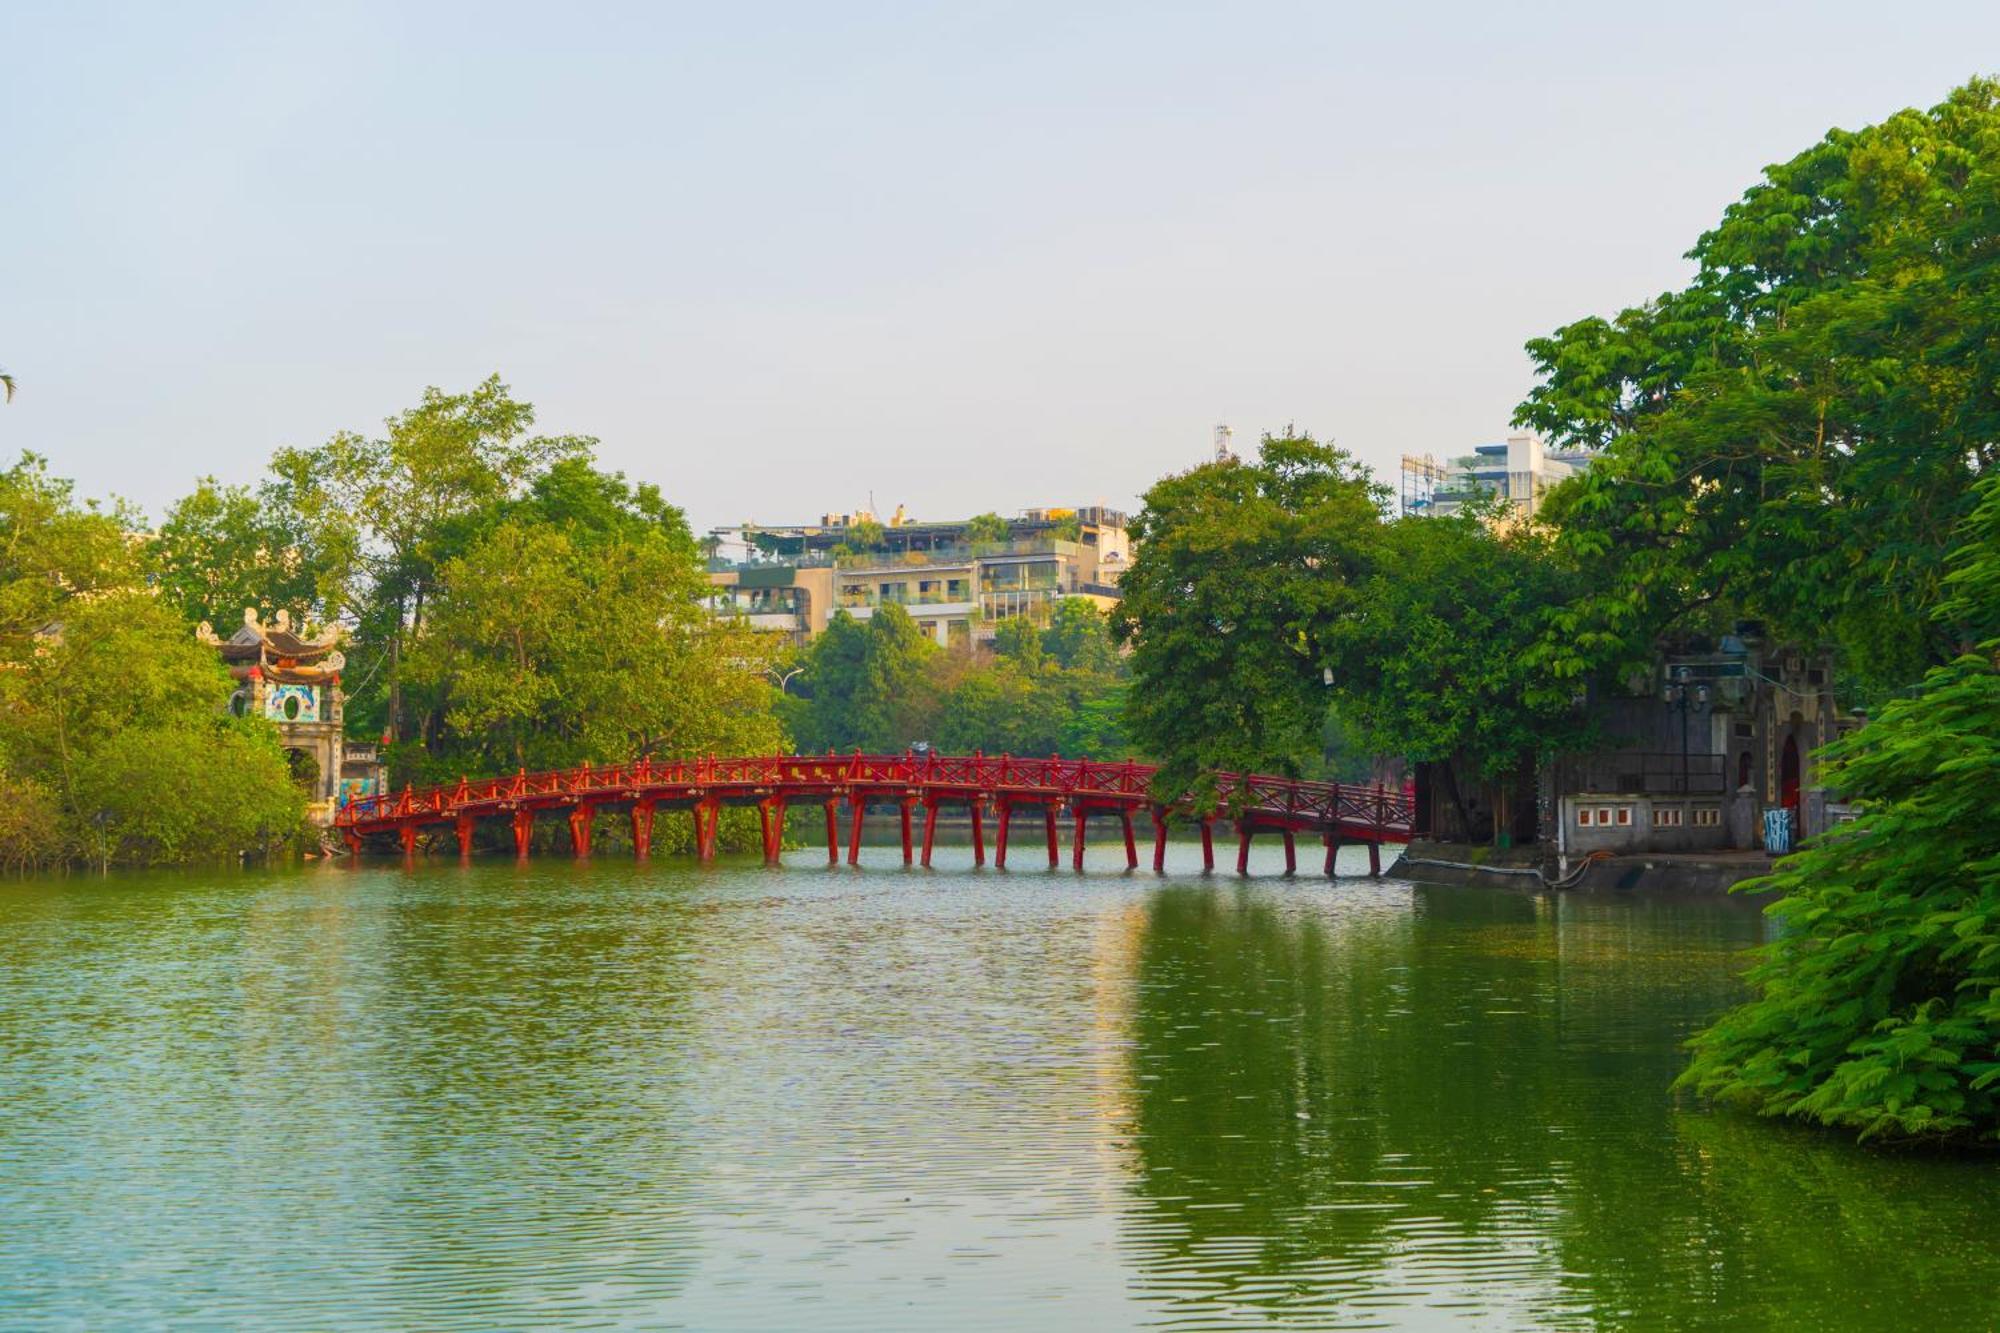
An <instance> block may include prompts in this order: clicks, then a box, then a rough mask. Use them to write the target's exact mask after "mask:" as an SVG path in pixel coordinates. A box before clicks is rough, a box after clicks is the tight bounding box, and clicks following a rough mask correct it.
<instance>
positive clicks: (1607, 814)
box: [1597, 805, 1611, 824]
mask: <svg viewBox="0 0 2000 1333" xmlns="http://www.w3.org/2000/svg"><path fill="white" fill-rule="evenodd" d="M1597 822H1598V823H1599V824H1609V823H1610V822H1611V807H1610V806H1608V805H1600V806H1598V807H1597Z"/></svg>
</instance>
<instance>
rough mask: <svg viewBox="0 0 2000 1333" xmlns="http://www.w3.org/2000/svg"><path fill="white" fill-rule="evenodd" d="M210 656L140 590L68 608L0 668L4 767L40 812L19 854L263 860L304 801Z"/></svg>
mask: <svg viewBox="0 0 2000 1333" xmlns="http://www.w3.org/2000/svg"><path fill="white" fill-rule="evenodd" d="M229 690H230V680H229V676H228V673H227V672H226V671H225V670H224V669H223V666H222V663H221V661H220V660H219V659H218V658H217V657H216V655H215V653H214V651H213V650H211V649H209V648H206V647H204V646H202V645H201V644H199V643H197V642H195V640H194V639H193V637H192V636H191V635H190V634H189V632H188V627H187V626H186V625H185V624H184V623H183V622H182V621H181V620H180V619H179V618H178V617H176V616H175V615H174V614H173V613H172V612H171V611H170V610H169V609H168V608H167V607H165V606H163V605H162V604H161V603H160V602H159V600H158V599H157V598H154V597H152V596H150V595H148V594H147V593H146V592H144V591H142V590H140V589H137V588H127V589H118V590H109V591H104V592H102V593H100V594H98V595H95V596H92V597H89V598H82V597H75V598H71V599H69V600H68V601H67V602H66V603H65V604H64V605H63V606H62V607H61V616H60V620H59V622H58V623H55V624H52V625H50V626H49V627H48V628H47V629H46V631H45V632H44V633H43V634H42V635H41V636H40V637H39V638H38V639H37V640H36V641H35V643H34V645H33V647H32V649H30V650H29V651H28V652H27V653H25V654H24V655H22V656H21V657H18V658H15V659H13V660H0V760H4V764H0V768H4V769H5V770H7V771H9V772H10V773H11V774H12V775H13V776H12V777H11V778H10V779H8V781H9V783H10V785H14V784H18V785H19V786H20V788H21V790H22V791H23V792H24V793H25V795H26V797H27V799H28V800H30V801H31V802H32V804H33V807H34V809H33V811H32V812H31V813H30V815H29V816H28V817H27V818H26V819H24V820H22V821H19V822H20V828H19V830H18V832H17V837H19V838H21V839H24V840H25V839H33V840H35V843H36V845H38V846H39V852H38V853H36V854H33V855H32V856H31V855H30V854H29V853H28V852H27V850H26V848H25V847H17V848H16V850H15V851H14V853H13V854H12V855H13V856H14V857H15V858H18V859H21V860H29V859H33V860H39V861H41V862H44V863H46V862H50V861H59V860H69V859H84V860H88V861H92V862H97V861H103V862H107V863H109V862H116V863H121V864H154V863H162V862H174V861H188V860H212V859H217V858H221V857H228V856H234V855H238V854H242V853H248V852H253V851H261V850H265V849H267V848H268V847H269V846H271V845H272V844H273V843H275V842H278V841H281V840H283V839H285V838H289V837H290V836H291V835H292V834H294V833H295V832H297V830H298V829H299V826H300V821H301V819H302V817H303V814H304V798H303V796H302V794H301V793H300V792H299V790H298V789H297V788H296V787H295V786H294V785H293V783H292V780H291V775H290V772H289V770H288V769H287V767H286V764H285V758H284V754H283V752H282V751H281V750H280V749H279V748H278V743H277V737H276V734H275V732H274V731H273V730H272V728H271V726H270V725H269V724H268V723H266V722H264V721H262V720H261V719H246V718H232V717H230V716H228V715H227V714H226V713H225V712H224V711H223V708H222V701H223V700H225V699H227V698H228V697H229Z"/></svg>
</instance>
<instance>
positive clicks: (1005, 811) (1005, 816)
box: [993, 796, 1014, 870]
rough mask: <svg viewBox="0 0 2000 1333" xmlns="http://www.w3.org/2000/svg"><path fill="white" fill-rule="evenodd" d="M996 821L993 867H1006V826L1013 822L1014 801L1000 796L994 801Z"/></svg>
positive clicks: (997, 868)
mask: <svg viewBox="0 0 2000 1333" xmlns="http://www.w3.org/2000/svg"><path fill="white" fill-rule="evenodd" d="M993 804H994V807H995V809H994V815H995V817H996V822H995V825H994V829H993V867H994V869H996V870H1005V869H1006V868H1007V826H1008V825H1009V824H1011V823H1013V822H1014V803H1013V802H1012V801H1010V800H1008V799H1007V798H1006V797H1004V796H1002V797H1000V798H999V799H998V800H997V801H995V802H994V803H993Z"/></svg>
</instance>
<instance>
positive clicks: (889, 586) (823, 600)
mask: <svg viewBox="0 0 2000 1333" xmlns="http://www.w3.org/2000/svg"><path fill="white" fill-rule="evenodd" d="M863 543H865V545H863ZM708 546H709V549H710V551H711V552H713V555H712V556H711V559H710V563H709V581H710V582H711V583H712V584H714V585H715V587H716V589H717V593H716V607H717V609H718V610H720V611H729V612H734V613H736V614H740V615H743V616H745V617H746V618H747V619H748V620H749V622H750V624H751V625H752V626H754V627H756V628H759V629H765V630H770V631H774V632H781V633H785V634H788V635H790V636H791V637H792V638H793V639H794V640H796V641H798V642H801V643H803V642H805V641H807V640H809V639H811V638H813V637H814V636H815V635H817V634H819V633H820V632H821V631H822V630H824V629H825V628H826V626H827V622H828V621H829V620H831V619H832V617H833V615H834V613H835V612H836V611H846V612H847V613H848V614H849V615H851V616H853V617H854V618H855V619H857V620H866V619H868V618H869V617H870V616H872V615H874V614H875V611H876V609H877V608H879V607H881V606H883V605H885V604H890V603H893V604H895V605H897V606H901V607H903V608H904V609H905V610H906V611H908V612H909V614H910V615H911V617H912V618H914V619H915V620H916V622H917V624H918V625H919V626H921V627H922V629H923V630H924V632H925V633H926V634H928V635H930V636H931V637H932V638H934V639H935V640H937V642H939V643H941V644H950V643H964V642H977V641H980V640H983V639H987V638H991V637H992V634H993V629H994V626H995V625H997V624H998V623H999V622H1000V621H1001V620H1005V619H1008V618H1009V617H1013V616H1025V617H1027V618H1028V619H1029V620H1031V621H1035V622H1037V623H1041V622H1045V621H1046V620H1047V619H1048V617H1049V614H1050V613H1051V611H1052V610H1053V609H1054V607H1055V604H1056V603H1057V602H1058V601H1060V600H1061V599H1063V598H1065V597H1083V598H1087V599H1089V600H1091V601H1092V602H1095V603H1096V604H1097V605H1099V606H1100V607H1105V608H1109V607H1110V606H1112V605H1114V604H1115V603H1116V602H1117V599H1118V579H1119V577H1120V576H1121V575H1122V574H1123V572H1124V569H1125V565H1126V564H1127V563H1128V562H1129V561H1130V559H1131V553H1132V547H1131V540H1130V537H1129V536H1128V535H1127V532H1126V519H1125V515H1123V514H1121V513H1119V512H1118V511H1117V510H1114V509H1106V508H1103V507H1101V506H1092V507H1089V508H1084V509H1074V510H1069V509H1030V510H1028V511H1027V512H1026V513H1024V514H1022V515H1021V516H1020V517H1018V518H1013V519H1008V520H1006V535H1005V537H1004V538H1003V537H1001V536H1000V535H999V534H998V533H995V532H991V531H988V530H985V529H984V528H983V527H979V526H975V525H974V523H973V521H972V520H969V519H962V520H957V521H954V522H947V523H917V522H912V521H910V520H908V519H906V518H905V517H904V515H903V513H902V511H901V510H900V509H899V510H898V511H897V512H896V513H895V514H894V515H893V516H891V518H890V520H889V521H888V522H887V523H885V524H877V523H876V522H875V520H874V517H873V515H870V514H867V513H865V512H864V513H858V514H827V515H824V516H822V518H821V521H820V522H819V523H818V524H816V525H813V526H802V527H779V528H774V527H763V526H760V525H751V524H745V525H742V526H740V527H731V528H717V529H715V530H713V531H712V532H711V533H710V534H709V539H708Z"/></svg>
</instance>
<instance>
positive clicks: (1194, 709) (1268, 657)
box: [1112, 434, 1386, 794]
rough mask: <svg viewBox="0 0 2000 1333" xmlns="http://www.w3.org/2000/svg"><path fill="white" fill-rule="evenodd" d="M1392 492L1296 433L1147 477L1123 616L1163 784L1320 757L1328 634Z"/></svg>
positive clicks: (1133, 710) (1191, 786)
mask: <svg viewBox="0 0 2000 1333" xmlns="http://www.w3.org/2000/svg"><path fill="white" fill-rule="evenodd" d="M1385 499H1386V492H1385V490H1384V489H1383V488H1382V487H1380V486H1378V485H1377V484H1376V483H1375V482H1374V481H1373V480H1372V479H1371V478H1370V477H1369V475H1368V473H1367V471H1366V469H1364V468H1363V467H1361V466H1360V465H1359V464H1358V463H1356V462H1355V461H1354V459H1353V458H1352V457H1350V456H1349V455H1348V454H1347V453H1345V452H1344V451H1342V450H1340V449H1337V448H1335V447H1334V446H1332V445H1330V444H1322V443H1320V442H1318V441H1316V440H1314V439H1313V438H1312V437H1311V436H1310V435H1300V434H1287V435H1284V436H1267V437H1266V438H1265V439H1264V441H1263V443H1262V445H1261V447H1260V449H1259V451H1258V457H1257V458H1256V460H1255V461H1247V460H1246V461H1238V460H1235V459H1231V460H1226V461H1222V462H1215V463H1209V464H1205V465H1203V466H1201V467H1197V468H1194V469H1193V470H1191V471H1188V472H1183V473H1180V474H1177V475H1175V476H1170V477H1167V478H1165V479H1163V480H1162V481H1160V482H1158V483H1156V484H1155V485H1154V486H1153V487H1152V489H1150V490H1149V491H1147V492H1146V496H1145V504H1144V507H1143V508H1142V509H1141V510H1140V512H1139V514H1138V516H1137V517H1136V519H1135V520H1134V522H1133V535H1134V537H1135V538H1136V539H1137V541H1138V552H1137V554H1136V556H1135V557H1134V559H1133V562H1132V565H1131V567H1130V568H1129V569H1127V570H1126V572H1125V575H1124V578H1123V579H1122V581H1121V583H1120V589H1121V591H1122V593H1123V601H1122V602H1121V604H1120V605H1119V608H1118V610H1117V612H1116V613H1115V614H1114V616H1113V619H1112V625H1113V630H1114V632H1115V633H1116V634H1117V635H1118V637H1119V638H1120V639H1121V640H1122V641H1124V642H1125V643H1127V644H1129V645H1130V646H1131V650H1132V656H1131V665H1132V673H1133V678H1134V682H1135V687H1134V688H1133V690H1132V691H1131V693H1130V695H1129V705H1128V710H1129V711H1128V720H1129V723H1130V727H1131V733H1132V737H1133V739H1134V740H1135V741H1136V742H1137V744H1138V745H1139V747H1140V748H1142V749H1143V750H1145V751H1147V752H1148V753H1149V754H1151V755H1152V756H1154V757H1155V758H1156V759H1157V760H1159V761H1160V763H1161V765H1162V768H1161V774H1160V779H1159V780H1160V783H1161V787H1162V789H1163V793H1164V794H1177V793H1179V792H1182V791H1189V790H1196V789H1198V786H1199V784H1201V783H1202V782H1203V781H1204V779H1205V777H1206V775H1207V774H1208V773H1210V772H1212V771H1214V770H1216V769H1234V770H1239V771H1255V772H1272V773H1288V774H1297V773H1301V772H1303V771H1306V770H1307V769H1308V768H1310V767H1311V766H1312V765H1313V764H1315V763H1316V762H1317V758H1318V756H1319V753H1320V734H1321V728H1322V725H1323V723H1324V720H1325V717H1326V711H1327V703H1328V693H1327V689H1326V685H1325V683H1324V679H1323V675H1322V672H1323V670H1324V669H1325V663H1324V662H1323V661H1322V656H1323V648H1322V645H1321V642H1320V640H1321V636H1322V635H1323V634H1324V633H1325V631H1326V629H1327V627H1328V626H1330V625H1332V624H1334V623H1335V622H1337V621H1338V620H1339V619H1340V618H1341V617H1342V616H1344V615H1346V614H1348V613H1349V612H1350V611H1351V610H1352V609H1353V608H1354V606H1355V605H1356V599H1357V597H1358V596H1359V585H1360V583H1361V582H1362V580H1363V579H1364V578H1365V577H1366V576H1367V575H1368V573H1369V572H1370V571H1371V570H1372V569H1373V568H1374V566H1375V563H1376V560H1377V551H1378V548H1379V546H1380V542H1381V526H1382V524H1381V519H1382V504H1383V502H1384V500H1385Z"/></svg>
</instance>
